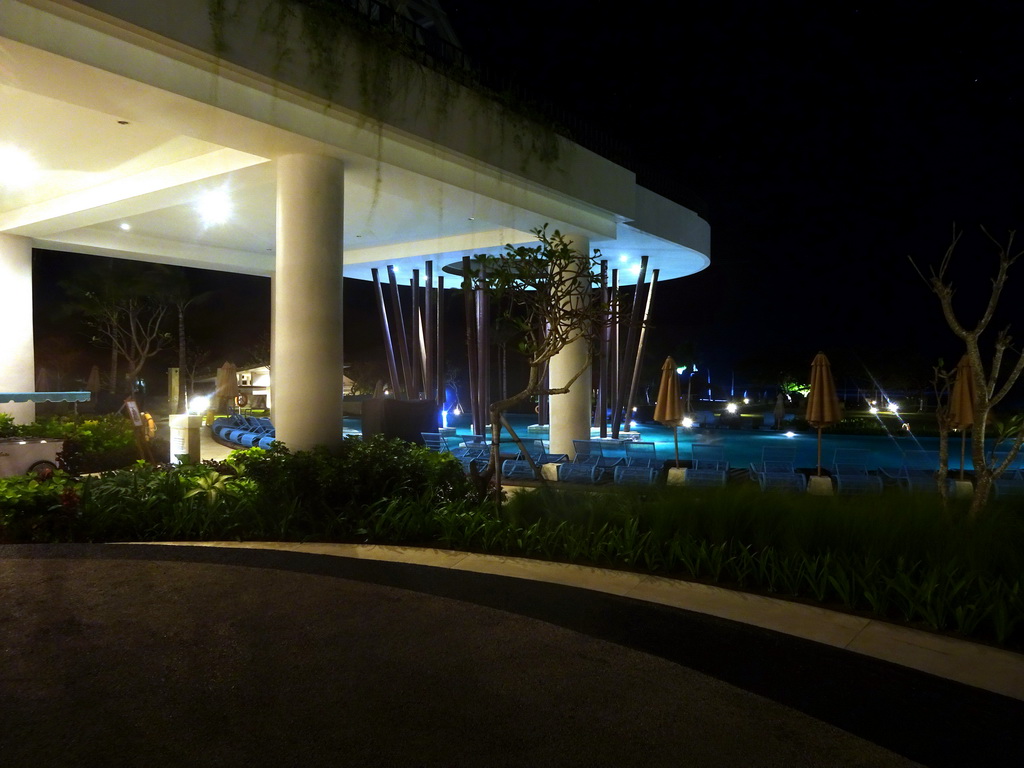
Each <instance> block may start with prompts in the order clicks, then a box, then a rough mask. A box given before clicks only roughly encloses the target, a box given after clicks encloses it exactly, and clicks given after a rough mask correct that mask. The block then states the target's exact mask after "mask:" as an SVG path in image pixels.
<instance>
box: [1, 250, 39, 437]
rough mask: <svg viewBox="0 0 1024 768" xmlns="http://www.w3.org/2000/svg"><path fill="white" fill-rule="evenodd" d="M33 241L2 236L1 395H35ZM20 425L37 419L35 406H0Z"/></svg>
mask: <svg viewBox="0 0 1024 768" xmlns="http://www.w3.org/2000/svg"><path fill="white" fill-rule="evenodd" d="M35 370H36V364H35V348H34V345H33V329H32V241H31V240H30V239H29V238H27V237H17V236H15V235H4V234H0V392H35V391H36V383H35V378H36V376H35ZM0 412H2V413H8V414H10V415H12V416H14V418H15V420H16V421H17V422H18V423H19V424H29V423H31V422H33V421H35V419H36V404H35V403H0Z"/></svg>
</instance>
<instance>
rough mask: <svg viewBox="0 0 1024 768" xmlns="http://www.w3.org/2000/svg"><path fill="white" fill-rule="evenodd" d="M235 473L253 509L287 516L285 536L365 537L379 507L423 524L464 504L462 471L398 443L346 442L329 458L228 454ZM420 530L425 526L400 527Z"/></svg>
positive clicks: (324, 454) (323, 452)
mask: <svg viewBox="0 0 1024 768" xmlns="http://www.w3.org/2000/svg"><path fill="white" fill-rule="evenodd" d="M233 461H234V462H235V463H236V464H237V466H238V468H239V472H240V473H242V474H243V475H244V476H245V477H247V478H249V479H251V480H252V482H253V483H254V484H255V486H256V487H257V488H258V490H259V493H258V504H259V505H261V506H262V507H265V508H271V509H273V508H282V509H288V510H292V521H293V525H295V526H297V527H298V528H297V530H296V531H294V532H293V533H298V534H300V535H309V534H311V533H312V532H313V531H321V532H323V531H324V530H325V525H326V530H327V532H329V533H331V534H333V535H343V536H344V535H349V536H351V535H353V534H357V533H359V532H363V533H369V532H372V531H375V530H378V529H379V528H380V524H379V522H374V518H375V517H379V516H380V513H381V509H382V507H381V505H382V504H384V505H385V507H384V508H386V505H394V506H393V507H392V509H395V510H397V509H402V510H403V514H404V515H409V514H412V513H413V510H416V509H418V510H420V511H419V514H420V515H421V516H429V515H430V513H431V511H432V510H433V509H434V508H435V507H437V506H440V505H444V504H447V503H450V502H453V501H458V500H460V499H464V498H466V497H468V496H469V495H470V493H471V487H470V485H469V481H468V480H467V479H466V476H465V475H464V474H463V472H462V466H461V465H460V464H459V463H458V462H457V461H455V460H454V459H453V458H452V457H450V456H445V455H442V454H437V453H433V452H431V451H428V450H427V449H425V448H423V447H421V446H417V445H413V444H411V443H406V442H404V441H401V440H387V439H385V438H382V437H375V438H372V439H370V440H357V439H351V438H350V439H347V440H345V441H344V442H343V443H342V444H341V446H339V447H338V448H337V449H335V450H328V449H326V448H315V449H313V450H311V451H297V452H295V453H292V452H290V451H289V450H288V449H287V448H285V447H284V446H283V445H281V444H275V446H274V447H273V448H272V449H271V450H269V451H264V450H261V449H250V450H248V451H240V452H237V453H236V454H234V459H233ZM402 527H403V528H404V529H407V530H414V529H415V530H420V529H422V530H426V529H427V527H428V526H426V525H425V523H421V524H418V525H416V526H413V525H403V526H402Z"/></svg>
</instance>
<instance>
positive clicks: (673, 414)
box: [654, 357, 683, 467]
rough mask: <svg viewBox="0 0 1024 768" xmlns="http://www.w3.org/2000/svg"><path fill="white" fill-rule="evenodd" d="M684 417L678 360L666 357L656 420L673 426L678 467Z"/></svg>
mask: <svg viewBox="0 0 1024 768" xmlns="http://www.w3.org/2000/svg"><path fill="white" fill-rule="evenodd" d="M682 418H683V406H682V404H681V403H680V402H679V374H677V373H676V361H675V360H673V359H672V358H671V357H666V358H665V363H664V364H663V365H662V366H661V383H660V384H659V385H658V402H657V403H656V404H655V406H654V420H655V421H657V422H659V423H661V424H664V425H665V426H670V427H672V438H673V439H674V440H675V444H676V467H678V466H679V422H680V421H681V420H682Z"/></svg>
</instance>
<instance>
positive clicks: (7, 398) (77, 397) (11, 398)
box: [0, 392, 92, 403]
mask: <svg viewBox="0 0 1024 768" xmlns="http://www.w3.org/2000/svg"><path fill="white" fill-rule="evenodd" d="M91 397H92V392H0V403H86V402H88V401H89V398H91Z"/></svg>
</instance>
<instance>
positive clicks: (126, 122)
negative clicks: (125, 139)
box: [117, 120, 130, 125]
mask: <svg viewBox="0 0 1024 768" xmlns="http://www.w3.org/2000/svg"><path fill="white" fill-rule="evenodd" d="M117 124H118V125H130V123H129V122H128V121H127V120H118V121H117Z"/></svg>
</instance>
